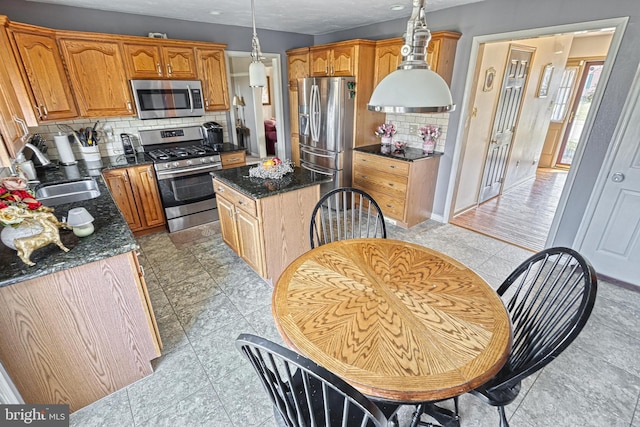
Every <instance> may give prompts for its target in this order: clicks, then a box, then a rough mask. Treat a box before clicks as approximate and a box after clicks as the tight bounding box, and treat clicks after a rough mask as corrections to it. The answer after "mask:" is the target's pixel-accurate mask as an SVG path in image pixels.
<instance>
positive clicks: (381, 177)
mask: <svg viewBox="0 0 640 427" xmlns="http://www.w3.org/2000/svg"><path fill="white" fill-rule="evenodd" d="M353 184H354V185H355V186H356V187H358V188H361V189H363V190H364V191H366V192H367V193H370V192H371V191H379V192H381V193H385V194H387V195H389V196H391V197H395V198H398V199H404V198H405V196H406V193H407V178H406V177H404V176H401V175H394V174H392V173H386V172H380V171H378V170H375V169H370V168H366V167H361V166H358V167H356V170H355V172H354V173H353Z"/></svg>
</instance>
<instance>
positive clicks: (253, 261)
mask: <svg viewBox="0 0 640 427" xmlns="http://www.w3.org/2000/svg"><path fill="white" fill-rule="evenodd" d="M236 226H237V227H238V244H239V246H240V256H241V257H242V259H243V260H244V261H245V262H246V263H247V264H249V266H251V268H253V269H254V271H255V272H256V273H258V274H259V275H260V276H261V277H265V276H266V271H265V263H264V240H263V233H262V227H261V224H260V221H259V219H258V218H256V217H254V216H251V215H249V214H248V213H246V212H244V211H243V210H241V209H238V210H236Z"/></svg>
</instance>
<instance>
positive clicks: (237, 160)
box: [220, 151, 246, 168]
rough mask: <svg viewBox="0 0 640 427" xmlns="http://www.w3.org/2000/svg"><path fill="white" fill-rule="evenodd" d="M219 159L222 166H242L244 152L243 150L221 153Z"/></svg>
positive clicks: (244, 158) (244, 156) (244, 160)
mask: <svg viewBox="0 0 640 427" xmlns="http://www.w3.org/2000/svg"><path fill="white" fill-rule="evenodd" d="M220 159H221V160H222V167H223V168H229V167H237V166H244V164H245V162H246V153H245V152H244V151H238V152H232V153H222V154H220Z"/></svg>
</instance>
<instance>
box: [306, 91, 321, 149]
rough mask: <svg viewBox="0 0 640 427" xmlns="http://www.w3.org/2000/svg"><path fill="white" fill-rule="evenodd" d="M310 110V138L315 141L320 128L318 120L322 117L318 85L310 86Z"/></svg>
mask: <svg viewBox="0 0 640 427" xmlns="http://www.w3.org/2000/svg"><path fill="white" fill-rule="evenodd" d="M310 104H311V111H310V114H309V115H310V116H311V117H310V122H311V140H312V141H314V142H317V141H318V139H319V130H320V123H321V122H320V121H321V119H322V112H321V109H320V91H319V90H318V85H316V84H314V85H312V86H311V102H310Z"/></svg>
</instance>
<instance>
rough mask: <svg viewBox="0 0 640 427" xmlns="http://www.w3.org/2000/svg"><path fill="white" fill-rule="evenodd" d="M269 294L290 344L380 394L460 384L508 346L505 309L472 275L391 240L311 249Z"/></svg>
mask: <svg viewBox="0 0 640 427" xmlns="http://www.w3.org/2000/svg"><path fill="white" fill-rule="evenodd" d="M272 302H273V304H272V311H273V316H274V318H275V322H276V325H277V327H278V329H279V331H280V334H281V335H282V336H283V338H284V340H285V341H286V342H287V343H288V344H289V345H290V346H291V347H292V348H295V349H296V350H297V351H298V352H300V353H302V354H304V355H306V356H307V357H309V358H310V359H312V360H314V361H315V362H316V363H318V364H320V365H322V366H324V367H325V368H327V369H328V370H330V371H332V372H333V373H335V374H337V375H338V376H340V377H342V378H343V379H344V380H345V381H347V382H348V383H350V384H351V385H353V386H354V387H355V388H357V389H358V390H360V391H361V392H362V393H364V394H366V395H369V396H372V397H375V398H379V399H384V400H390V401H395V402H404V403H415V402H424V401H435V400H440V399H446V398H449V397H453V396H458V395H460V394H463V393H465V392H467V391H469V390H471V389H474V388H476V387H477V386H479V385H481V384H483V383H484V382H486V381H487V380H488V379H490V378H491V377H492V376H493V375H495V374H496V373H497V372H498V371H499V370H500V368H501V367H502V366H503V365H504V363H505V362H506V360H507V357H508V355H509V349H510V348H511V323H510V321H509V315H508V313H507V311H506V309H505V307H504V305H503V304H502V301H501V300H500V298H499V297H498V295H497V294H496V293H495V291H494V290H493V289H491V287H490V286H489V285H488V284H487V283H486V282H485V281H484V280H483V279H482V278H481V277H480V276H478V275H477V274H476V273H474V272H473V271H472V270H470V269H469V268H468V267H466V266H465V265H463V264H461V263H459V262H458V261H456V260H454V259H453V258H450V257H448V256H446V255H444V254H441V253H439V252H436V251H433V250H430V249H428V248H425V247H423V246H419V245H415V244H412V243H407V242H402V241H397V240H391V239H353V240H342V241H339V242H334V243H329V244H326V245H322V246H319V247H317V248H315V249H313V250H310V251H309V252H307V253H305V254H303V255H302V256H300V257H299V258H297V259H296V260H295V261H294V262H293V263H291V265H289V266H288V267H287V269H286V270H285V271H284V272H283V273H282V275H281V276H280V278H279V280H278V282H277V283H276V285H275V288H274V292H273V301H272Z"/></svg>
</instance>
